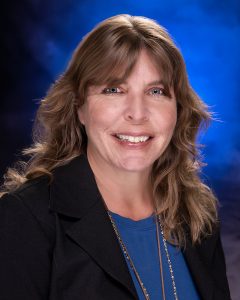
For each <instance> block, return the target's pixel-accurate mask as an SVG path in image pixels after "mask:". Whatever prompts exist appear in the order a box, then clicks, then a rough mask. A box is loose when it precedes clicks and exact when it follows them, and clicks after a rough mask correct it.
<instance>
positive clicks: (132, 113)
mask: <svg viewBox="0 0 240 300" xmlns="http://www.w3.org/2000/svg"><path fill="white" fill-rule="evenodd" d="M124 118H125V120H127V121H128V122H132V123H136V124H138V123H139V124H141V123H144V122H146V121H148V119H149V110H148V107H147V105H146V103H145V101H144V96H140V95H133V94H132V95H129V97H128V99H127V107H126V109H125V113H124Z"/></svg>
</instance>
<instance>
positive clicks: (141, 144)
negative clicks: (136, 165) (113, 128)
mask: <svg viewBox="0 0 240 300" xmlns="http://www.w3.org/2000/svg"><path fill="white" fill-rule="evenodd" d="M116 134H121V135H129V136H135V137H136V136H149V137H150V138H149V139H148V140H147V141H145V142H139V143H132V142H129V141H123V140H120V139H119V138H117V137H116ZM112 137H113V138H114V140H115V142H116V143H117V144H118V145H120V146H121V147H123V149H126V150H142V149H144V148H146V147H148V146H149V144H151V143H152V140H153V136H152V135H150V134H149V133H146V132H138V133H136V132H124V133H122V132H121V133H115V134H113V135H112Z"/></svg>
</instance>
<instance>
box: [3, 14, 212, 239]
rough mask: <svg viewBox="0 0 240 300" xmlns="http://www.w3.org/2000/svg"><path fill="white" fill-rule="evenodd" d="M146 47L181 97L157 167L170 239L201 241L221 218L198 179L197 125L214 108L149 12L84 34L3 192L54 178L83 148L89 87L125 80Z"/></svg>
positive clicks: (158, 199) (156, 191)
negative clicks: (82, 109) (191, 80)
mask: <svg viewBox="0 0 240 300" xmlns="http://www.w3.org/2000/svg"><path fill="white" fill-rule="evenodd" d="M143 48H144V49H146V50H147V51H148V54H149V55H150V56H151V57H152V59H153V60H154V61H155V64H156V67H157V68H159V70H161V73H162V74H164V78H163V80H164V85H165V87H166V88H167V89H169V88H170V87H173V89H174V93H175V96H176V99H177V124H176V128H175V131H174V134H173V137H172V140H171V142H170V144H169V145H168V147H167V149H166V150H165V152H164V153H163V154H162V155H161V156H160V157H159V159H158V160H156V161H155V162H154V164H153V167H152V172H151V183H152V191H153V195H154V201H155V204H156V207H157V209H158V212H159V213H160V215H161V218H162V220H163V224H164V230H165V232H166V236H167V237H168V239H169V240H171V239H172V238H174V240H175V242H176V243H178V244H180V245H183V244H185V241H186V235H187V234H188V235H189V236H190V238H191V241H192V242H193V243H196V242H199V241H200V240H201V239H202V238H203V237H205V236H206V235H208V234H211V232H212V231H213V229H214V225H215V224H216V223H217V200H216V198H215V196H214V195H213V193H212V191H211V190H210V188H209V187H208V186H206V185H205V184H204V183H203V182H202V181H201V180H200V177H199V173H200V170H201V167H202V164H201V162H200V155H199V149H198V146H197V144H196V138H197V134H198V132H199V129H201V128H202V127H203V126H206V125H208V122H209V120H210V119H211V114H210V112H209V111H208V108H207V106H206V105H205V104H204V102H203V101H202V100H201V99H200V98H199V97H198V95H197V94H196V93H195V92H194V91H193V89H192V88H191V86H190V84H189V81H188V77H187V73H186V67H185V63H184V60H183V58H182V55H181V53H180V51H179V50H178V48H177V47H176V45H175V44H174V42H173V40H172V39H171V37H170V36H169V34H168V33H167V31H166V30H165V29H164V28H163V27H161V26H160V25H159V24H158V23H157V22H155V21H154V20H151V19H148V18H145V17H139V16H130V15H126V14H123V15H117V16H113V17H111V18H108V19H106V20H104V21H103V22H101V23H99V24H98V25H97V26H96V27H95V28H94V29H93V30H92V31H91V32H90V33H88V34H87V35H86V36H85V37H84V38H83V39H82V41H81V42H80V44H79V46H78V47H77V49H76V50H75V52H74V54H73V56H72V59H71V61H70V63H69V65H68V67H67V68H66V71H65V72H64V73H63V74H62V75H61V76H60V77H59V78H58V79H57V81H56V82H55V83H54V84H53V85H52V86H51V87H50V89H49V91H48V93H47V95H46V97H45V98H44V99H43V100H42V101H41V103H40V106H39V109H38V111H37V115H36V121H35V125H34V134H33V145H32V146H31V147H30V148H28V149H25V150H24V151H23V154H24V155H27V156H28V157H30V158H29V159H28V160H27V161H26V162H25V163H23V162H20V163H19V164H18V167H17V168H10V169H9V170H8V172H7V173H6V175H5V182H4V186H3V192H7V191H13V190H15V189H17V188H18V187H19V186H20V185H22V184H23V183H24V182H25V181H27V180H31V179H33V178H36V177H39V176H41V175H43V174H45V175H46V174H47V175H49V176H50V177H51V176H52V174H51V172H52V170H53V169H54V168H56V167H58V166H60V165H63V164H66V163H67V162H69V161H70V160H71V159H73V158H74V157H76V156H78V155H80V154H81V153H86V147H87V142H88V140H87V135H86V132H85V130H84V126H83V125H82V124H81V123H80V121H79V118H78V114H77V110H78V108H79V106H81V105H82V104H83V103H84V102H85V100H86V96H87V90H88V87H89V86H91V85H101V84H107V83H110V82H113V81H116V80H124V79H126V78H127V77H128V76H129V74H130V73H131V70H132V69H133V67H134V65H135V63H136V61H137V59H138V55H139V53H140V51H141V50H142V49H143ZM19 165H20V167H19ZM186 229H187V230H186Z"/></svg>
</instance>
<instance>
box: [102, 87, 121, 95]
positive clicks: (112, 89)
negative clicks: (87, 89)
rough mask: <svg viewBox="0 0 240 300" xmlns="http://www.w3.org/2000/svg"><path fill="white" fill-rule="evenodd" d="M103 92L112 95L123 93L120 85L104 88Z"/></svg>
mask: <svg viewBox="0 0 240 300" xmlns="http://www.w3.org/2000/svg"><path fill="white" fill-rule="evenodd" d="M102 93H103V94H108V95H112V94H121V93H122V92H121V91H120V89H119V88H118V87H108V88H105V89H103V91H102Z"/></svg>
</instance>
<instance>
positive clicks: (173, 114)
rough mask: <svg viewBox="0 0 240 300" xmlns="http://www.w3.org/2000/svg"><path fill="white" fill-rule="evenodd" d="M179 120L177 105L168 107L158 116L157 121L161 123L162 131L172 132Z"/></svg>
mask: <svg viewBox="0 0 240 300" xmlns="http://www.w3.org/2000/svg"><path fill="white" fill-rule="evenodd" d="M176 122H177V110H176V109H175V107H171V108H167V109H165V110H163V111H161V113H159V114H158V116H157V121H156V123H157V124H158V125H159V128H160V129H161V131H162V133H164V132H165V133H168V134H171V133H172V132H173V131H174V129H175V126H176Z"/></svg>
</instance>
